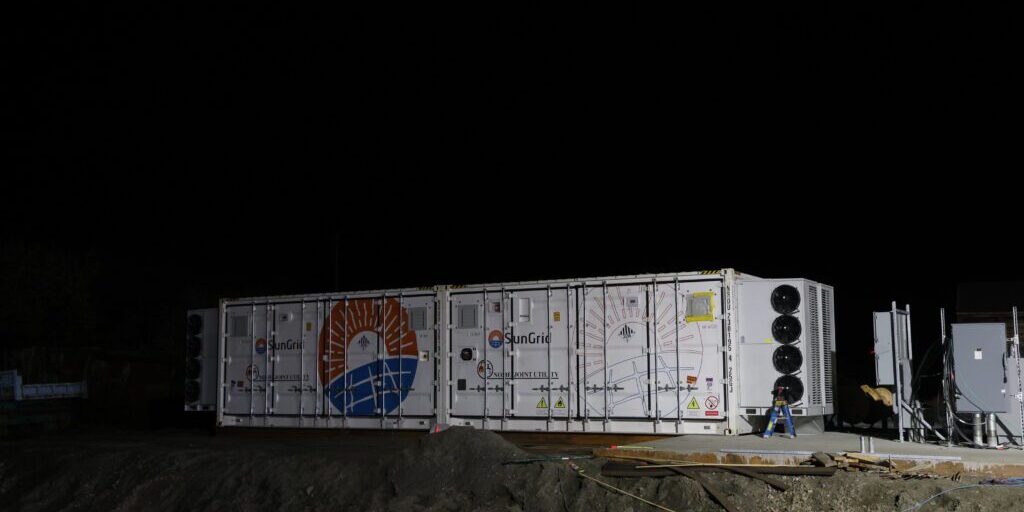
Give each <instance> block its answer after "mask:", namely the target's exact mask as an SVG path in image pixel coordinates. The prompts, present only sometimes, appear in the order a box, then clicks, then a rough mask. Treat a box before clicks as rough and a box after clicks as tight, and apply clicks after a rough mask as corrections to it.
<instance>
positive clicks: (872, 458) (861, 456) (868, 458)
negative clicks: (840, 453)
mask: <svg viewBox="0 0 1024 512" xmlns="http://www.w3.org/2000/svg"><path fill="white" fill-rule="evenodd" d="M846 458H848V459H857V460H859V461H861V462H870V463H872V464H878V463H879V462H881V460H882V458H881V457H878V456H876V455H868V454H866V453H850V452H847V453H846Z"/></svg>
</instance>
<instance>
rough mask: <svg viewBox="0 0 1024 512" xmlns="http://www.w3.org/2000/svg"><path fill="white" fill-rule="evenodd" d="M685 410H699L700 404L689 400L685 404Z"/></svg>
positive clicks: (695, 400) (694, 399)
mask: <svg viewBox="0 0 1024 512" xmlns="http://www.w3.org/2000/svg"><path fill="white" fill-rule="evenodd" d="M686 408H687V409H700V404H698V403H697V399H696V398H691V399H690V403H688V404H686Z"/></svg>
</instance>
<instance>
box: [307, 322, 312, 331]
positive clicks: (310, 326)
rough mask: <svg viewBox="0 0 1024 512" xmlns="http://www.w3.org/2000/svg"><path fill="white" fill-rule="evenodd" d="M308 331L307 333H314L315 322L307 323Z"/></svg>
mask: <svg viewBox="0 0 1024 512" xmlns="http://www.w3.org/2000/svg"><path fill="white" fill-rule="evenodd" d="M306 330H307V331H312V330H313V322H306Z"/></svg>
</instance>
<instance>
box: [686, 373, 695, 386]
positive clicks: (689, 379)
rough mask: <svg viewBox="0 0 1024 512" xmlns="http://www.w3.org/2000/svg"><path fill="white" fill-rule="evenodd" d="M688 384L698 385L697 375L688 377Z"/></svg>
mask: <svg viewBox="0 0 1024 512" xmlns="http://www.w3.org/2000/svg"><path fill="white" fill-rule="evenodd" d="M686 383H687V384H696V383H697V376H696V375H687V376H686Z"/></svg>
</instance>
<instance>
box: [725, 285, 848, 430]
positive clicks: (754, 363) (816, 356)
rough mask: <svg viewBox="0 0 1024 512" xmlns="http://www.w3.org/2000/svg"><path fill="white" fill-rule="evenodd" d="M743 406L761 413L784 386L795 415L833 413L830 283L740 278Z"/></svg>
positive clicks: (748, 411)
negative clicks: (776, 392)
mask: <svg viewBox="0 0 1024 512" xmlns="http://www.w3.org/2000/svg"><path fill="white" fill-rule="evenodd" d="M737 295H738V300H739V331H740V348H739V352H740V353H739V359H740V364H739V366H740V376H739V387H740V404H739V405H740V407H741V409H742V411H741V412H742V414H744V415H746V416H756V415H763V414H765V411H766V409H767V408H769V407H771V405H772V400H773V397H774V395H773V392H774V391H775V390H776V389H781V392H782V395H783V396H784V397H785V398H786V400H787V401H788V402H789V404H790V406H791V408H792V409H793V414H794V415H798V416H799V415H803V416H820V415H823V414H831V413H832V391H833V368H834V366H835V340H834V339H833V338H834V330H833V311H834V310H833V304H832V288H831V287H830V286H825V285H822V284H818V283H815V282H813V281H808V280H806V279H787V280H767V279H765V280H760V279H749V280H743V281H741V282H740V283H739V284H738V286H737Z"/></svg>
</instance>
